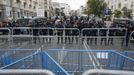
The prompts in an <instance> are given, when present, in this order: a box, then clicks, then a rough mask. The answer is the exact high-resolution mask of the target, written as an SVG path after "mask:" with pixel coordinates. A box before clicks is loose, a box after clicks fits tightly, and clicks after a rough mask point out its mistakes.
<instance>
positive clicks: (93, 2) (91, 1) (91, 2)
mask: <svg viewBox="0 0 134 75" xmlns="http://www.w3.org/2000/svg"><path fill="white" fill-rule="evenodd" d="M106 6H107V4H106V3H105V2H104V0H88V2H87V10H85V14H88V15H90V14H92V15H95V16H99V17H100V16H102V15H103V13H104V10H105V8H106Z"/></svg>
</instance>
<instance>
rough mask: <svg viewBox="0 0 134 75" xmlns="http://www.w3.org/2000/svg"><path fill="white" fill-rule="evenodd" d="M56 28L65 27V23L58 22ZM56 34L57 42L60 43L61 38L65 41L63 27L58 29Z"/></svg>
mask: <svg viewBox="0 0 134 75" xmlns="http://www.w3.org/2000/svg"><path fill="white" fill-rule="evenodd" d="M55 28H63V25H62V24H57V25H55ZM56 34H57V35H58V40H57V44H59V42H60V40H61V43H63V30H62V29H57V33H56Z"/></svg>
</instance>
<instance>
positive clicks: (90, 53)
mask: <svg viewBox="0 0 134 75" xmlns="http://www.w3.org/2000/svg"><path fill="white" fill-rule="evenodd" d="M84 47H85V48H86V50H89V49H90V50H91V48H90V47H89V45H88V44H87V43H86V41H84ZM87 53H88V55H89V58H90V60H91V61H92V62H93V65H94V67H95V68H96V69H97V67H96V64H95V62H96V63H97V66H100V69H102V67H101V65H100V63H99V61H98V60H97V58H96V57H95V55H94V54H93V53H92V52H87ZM92 56H93V57H92ZM93 59H94V60H93Z"/></svg>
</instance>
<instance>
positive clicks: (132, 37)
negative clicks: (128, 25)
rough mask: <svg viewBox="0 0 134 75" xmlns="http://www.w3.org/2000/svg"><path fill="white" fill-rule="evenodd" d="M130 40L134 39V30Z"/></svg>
mask: <svg viewBox="0 0 134 75" xmlns="http://www.w3.org/2000/svg"><path fill="white" fill-rule="evenodd" d="M130 41H134V31H133V32H131V34H130Z"/></svg>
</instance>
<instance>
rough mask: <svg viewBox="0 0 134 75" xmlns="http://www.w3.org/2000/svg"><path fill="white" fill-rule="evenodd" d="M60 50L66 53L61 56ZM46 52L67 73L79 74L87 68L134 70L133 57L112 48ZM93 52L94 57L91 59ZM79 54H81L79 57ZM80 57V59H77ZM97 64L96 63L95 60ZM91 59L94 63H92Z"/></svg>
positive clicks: (50, 50) (52, 50)
mask: <svg viewBox="0 0 134 75" xmlns="http://www.w3.org/2000/svg"><path fill="white" fill-rule="evenodd" d="M60 52H62V53H66V55H65V56H64V57H62V58H60V57H59V56H60V55H61V54H60ZM47 53H48V54H49V55H50V56H51V57H52V58H53V59H55V61H56V62H57V63H59V64H60V65H61V66H62V67H63V68H64V69H65V70H66V71H67V72H68V73H69V74H75V73H78V74H81V73H83V72H84V71H85V70H88V69H101V68H100V67H102V69H108V70H125V71H134V68H133V67H134V59H132V58H129V57H127V56H125V55H123V54H120V53H118V52H115V51H112V50H67V49H65V50H61V49H49V50H48V51H47ZM89 53H90V54H93V55H94V57H95V58H96V59H91V56H89ZM79 54H82V55H81V57H80V58H79ZM79 59H81V60H79ZM96 60H97V61H98V62H99V65H98V64H97V61H96ZM93 61H94V63H95V64H93Z"/></svg>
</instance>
